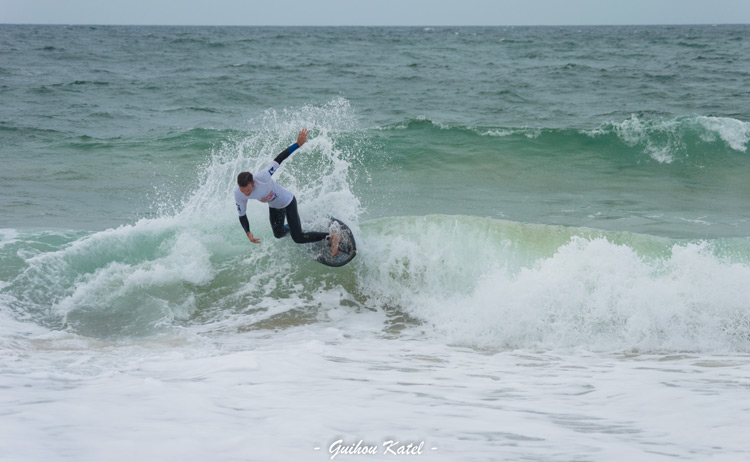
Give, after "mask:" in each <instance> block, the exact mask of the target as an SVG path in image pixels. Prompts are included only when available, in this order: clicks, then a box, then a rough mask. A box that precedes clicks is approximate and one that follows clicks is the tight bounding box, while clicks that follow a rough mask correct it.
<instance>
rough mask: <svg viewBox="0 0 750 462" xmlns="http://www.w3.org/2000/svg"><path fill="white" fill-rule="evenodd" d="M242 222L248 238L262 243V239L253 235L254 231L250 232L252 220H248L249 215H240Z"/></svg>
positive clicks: (254, 242) (253, 241) (255, 242)
mask: <svg viewBox="0 0 750 462" xmlns="http://www.w3.org/2000/svg"><path fill="white" fill-rule="evenodd" d="M240 224H241V225H242V229H244V230H245V234H246V235H247V238H248V239H250V242H252V243H253V244H260V239H258V238H257V237H255V236H253V233H251V232H250V222H249V221H248V220H247V215H242V216H241V217H240Z"/></svg>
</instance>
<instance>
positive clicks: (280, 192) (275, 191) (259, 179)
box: [234, 161, 294, 217]
mask: <svg viewBox="0 0 750 462" xmlns="http://www.w3.org/2000/svg"><path fill="white" fill-rule="evenodd" d="M277 168H279V163H278V162H276V161H271V163H269V164H268V166H266V168H265V169H263V170H261V171H260V172H258V173H255V174H253V181H254V185H253V192H251V193H250V195H249V196H246V195H245V194H244V193H243V192H242V191H240V187H239V186H236V187H235V188H234V201H235V202H236V203H237V212H238V213H239V214H240V216H241V217H244V216H245V214H247V201H248V199H255V200H259V201H261V202H264V203H266V204H268V206H269V207H272V208H274V209H283V208H284V207H286V206H287V205H289V204H290V203H291V202H292V199H294V194H292V192H291V191H289V190H288V189H286V188H284V187H282V186H279V185H278V183H276V182H275V181H273V179H272V178H271V175H273V173H274V172H275V171H276V169H277Z"/></svg>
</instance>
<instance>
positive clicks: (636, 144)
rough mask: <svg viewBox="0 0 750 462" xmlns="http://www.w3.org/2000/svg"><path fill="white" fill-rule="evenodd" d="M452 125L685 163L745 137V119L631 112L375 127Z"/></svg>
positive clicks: (748, 138)
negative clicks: (576, 124) (585, 121)
mask: <svg viewBox="0 0 750 462" xmlns="http://www.w3.org/2000/svg"><path fill="white" fill-rule="evenodd" d="M432 129H437V130H441V131H454V132H456V133H461V134H467V135H479V136H489V137H496V138H505V139H506V140H507V141H515V140H518V139H521V140H522V139H524V138H525V139H529V140H536V141H540V142H542V143H545V144H548V145H550V146H554V148H555V152H560V151H564V150H565V148H566V146H570V149H580V146H581V145H582V144H585V145H591V140H593V141H595V142H598V143H599V144H598V145H596V146H594V147H595V148H596V149H597V150H599V151H601V152H602V153H607V152H609V153H614V154H617V155H629V156H631V158H633V159H634V160H640V159H639V157H640V155H645V156H647V158H650V159H651V160H654V161H656V162H658V163H660V164H670V163H672V162H675V161H679V162H687V163H703V162H706V161H708V162H710V161H711V158H712V156H721V155H726V154H733V153H735V154H736V153H746V152H747V149H748V143H749V142H750V122H745V121H741V120H737V119H733V118H731V117H712V116H697V115H696V116H684V117H676V118H666V119H664V118H645V117H639V116H637V115H633V116H631V117H630V118H629V119H626V120H624V121H621V122H608V123H604V124H601V125H599V126H598V127H594V128H588V129H581V128H548V127H534V126H527V127H475V126H461V125H453V124H449V123H445V122H441V121H435V120H431V119H428V118H426V117H416V118H412V119H407V120H404V121H402V122H398V123H394V124H389V125H386V126H382V127H378V130H381V131H391V130H412V131H420V130H432Z"/></svg>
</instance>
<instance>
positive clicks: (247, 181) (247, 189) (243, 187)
mask: <svg viewBox="0 0 750 462" xmlns="http://www.w3.org/2000/svg"><path fill="white" fill-rule="evenodd" d="M237 186H239V187H240V191H242V194H244V195H246V196H249V195H250V193H252V192H253V186H254V185H253V174H252V173H250V172H242V173H240V174H239V175H237Z"/></svg>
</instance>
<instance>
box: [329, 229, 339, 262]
mask: <svg viewBox="0 0 750 462" xmlns="http://www.w3.org/2000/svg"><path fill="white" fill-rule="evenodd" d="M339 242H341V235H340V234H339V233H331V255H333V256H334V257H335V256H336V254H338V253H339Z"/></svg>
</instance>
